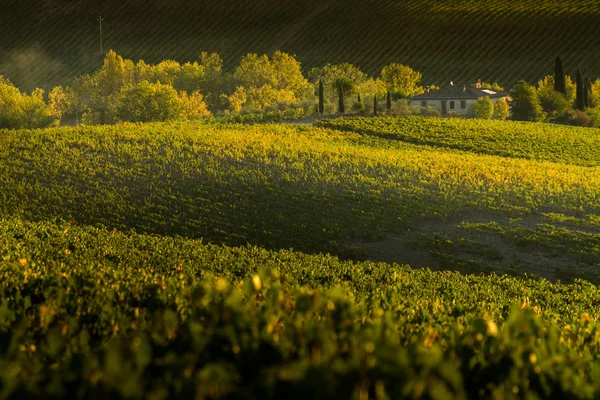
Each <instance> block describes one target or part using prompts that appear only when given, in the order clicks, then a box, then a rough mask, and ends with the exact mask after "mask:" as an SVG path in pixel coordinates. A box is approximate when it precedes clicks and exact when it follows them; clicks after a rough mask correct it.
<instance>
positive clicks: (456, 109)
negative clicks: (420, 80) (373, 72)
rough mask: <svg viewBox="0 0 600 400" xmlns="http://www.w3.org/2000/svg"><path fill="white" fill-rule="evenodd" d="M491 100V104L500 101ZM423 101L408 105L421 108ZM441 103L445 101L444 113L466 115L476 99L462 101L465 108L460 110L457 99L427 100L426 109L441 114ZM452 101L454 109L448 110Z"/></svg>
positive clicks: (496, 99)
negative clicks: (429, 108)
mask: <svg viewBox="0 0 600 400" xmlns="http://www.w3.org/2000/svg"><path fill="white" fill-rule="evenodd" d="M504 98H505V99H507V97H504ZM490 100H492V103H496V102H497V101H498V100H500V98H493V99H490ZM423 101H425V100H411V101H410V105H411V106H415V107H419V108H420V107H422V102H423ZM442 101H446V112H454V113H456V114H461V115H462V114H466V113H467V111H468V110H469V108H471V106H474V105H475V103H477V100H476V99H467V100H464V101H465V103H466V104H465V108H461V107H460V102H461V101H462V100H460V99H457V100H427V107H432V108H435V109H436V110H438V111H439V112H440V113H441V112H442ZM451 101H454V109H451V108H450V102H451Z"/></svg>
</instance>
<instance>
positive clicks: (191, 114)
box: [179, 91, 211, 119]
mask: <svg viewBox="0 0 600 400" xmlns="http://www.w3.org/2000/svg"><path fill="white" fill-rule="evenodd" d="M179 99H180V101H181V103H182V106H183V110H184V115H185V117H186V118H187V119H201V118H205V117H210V115H211V112H210V111H209V110H208V107H207V105H206V103H205V102H204V96H202V94H201V93H200V92H193V93H192V94H187V92H185V91H182V92H180V93H179Z"/></svg>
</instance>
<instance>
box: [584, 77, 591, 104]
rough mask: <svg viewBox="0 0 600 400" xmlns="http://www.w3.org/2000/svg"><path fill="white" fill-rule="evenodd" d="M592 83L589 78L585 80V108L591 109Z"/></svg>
mask: <svg viewBox="0 0 600 400" xmlns="http://www.w3.org/2000/svg"><path fill="white" fill-rule="evenodd" d="M591 103H592V82H591V81H590V78H588V77H587V76H586V77H585V79H584V80H583V106H584V108H589V107H591V106H592V104H591Z"/></svg>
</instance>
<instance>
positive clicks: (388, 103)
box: [385, 90, 392, 112]
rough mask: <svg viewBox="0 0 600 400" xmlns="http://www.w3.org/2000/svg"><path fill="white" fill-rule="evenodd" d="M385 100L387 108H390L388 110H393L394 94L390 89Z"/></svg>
mask: <svg viewBox="0 0 600 400" xmlns="http://www.w3.org/2000/svg"><path fill="white" fill-rule="evenodd" d="M385 101H386V103H385V105H386V108H387V110H388V112H389V111H391V110H392V94H391V93H390V91H389V90H388V92H387V97H386V100H385Z"/></svg>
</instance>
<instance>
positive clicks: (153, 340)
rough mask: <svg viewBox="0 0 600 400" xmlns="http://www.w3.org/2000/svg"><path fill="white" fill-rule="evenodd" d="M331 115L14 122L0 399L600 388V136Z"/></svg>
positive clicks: (7, 136) (7, 135)
mask: <svg viewBox="0 0 600 400" xmlns="http://www.w3.org/2000/svg"><path fill="white" fill-rule="evenodd" d="M321 124H322V125H327V126H329V127H313V126H293V125H283V124H282V125H275V124H273V125H251V126H244V125H227V124H219V123H198V122H196V123H188V122H186V123H170V124H158V123H157V124H122V125H115V126H103V127H77V128H55V129H46V130H33V131H27V130H12V131H9V130H4V131H0V162H1V166H2V168H1V169H0V398H25V397H30V398H33V397H43V398H48V397H52V396H55V397H61V396H65V395H66V394H67V393H68V394H75V396H76V397H80V398H106V397H110V398H141V397H147V398H189V397H197V398H298V399H300V398H323V399H325V398H355V399H367V398H371V399H391V398H433V399H453V398H456V399H463V398H480V397H487V398H520V396H525V395H530V396H533V397H532V398H548V397H551V396H552V395H553V396H557V397H558V398H564V397H572V398H594V397H597V396H598V394H599V393H600V386H599V385H600V379H598V377H599V375H598V374H599V373H600V372H599V371H600V369H599V365H600V364H599V362H600V361H599V360H598V354H599V353H598V343H600V338H599V335H600V330H599V329H598V324H597V319H598V317H599V315H598V309H599V308H598V305H599V304H600V291H599V290H598V287H597V286H596V284H598V282H600V274H599V271H598V268H599V267H600V217H599V215H600V202H598V197H599V194H600V174H599V173H598V172H599V167H598V166H597V165H598V161H599V160H598V159H597V157H596V153H595V151H594V150H589V151H578V150H577V149H579V148H583V147H586V146H583V147H581V146H577V145H576V144H577V143H588V144H593V143H595V141H596V140H597V138H596V137H595V136H594V135H595V134H596V131H595V130H589V132H590V135H589V136H587V135H586V134H585V133H584V131H582V130H578V129H572V130H569V129H568V128H564V127H549V126H547V125H542V124H514V123H511V122H488V123H480V124H475V123H474V122H472V121H462V122H459V121H452V120H444V121H443V122H440V121H439V120H437V119H426V118H409V119H393V118H376V119H342V120H339V121H329V122H326V123H321ZM486 124H487V125H486ZM334 128H339V129H343V130H338V129H334ZM515 128H520V129H515ZM454 130H456V132H454ZM488 131H490V132H494V135H495V136H496V137H497V141H496V142H494V143H492V141H491V139H490V138H491V135H486V134H485V133H486V132H488ZM440 132H452V134H449V135H443V134H441V133H440ZM461 132H462V134H461ZM585 132H588V131H585ZM542 143H544V145H542ZM561 144H562V147H563V149H564V150H563V151H562V152H561V153H556V152H555V149H557V148H560V147H561ZM586 148H587V147H586ZM520 149H521V150H520ZM522 149H526V150H524V151H525V152H523V151H522ZM327 253H329V254H327ZM378 261H385V262H378ZM409 265H410V267H409ZM411 267H412V268H411ZM419 267H430V268H431V269H429V268H427V269H422V268H419ZM432 270H433V271H432ZM436 270H437V271H436ZM481 272H485V274H481ZM502 273H508V275H501V274H502ZM532 274H533V275H537V276H536V277H534V276H532ZM540 277H542V278H547V279H540ZM559 280H560V282H558V281H559ZM399 377H400V378H399ZM536 396H537V397H536Z"/></svg>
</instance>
